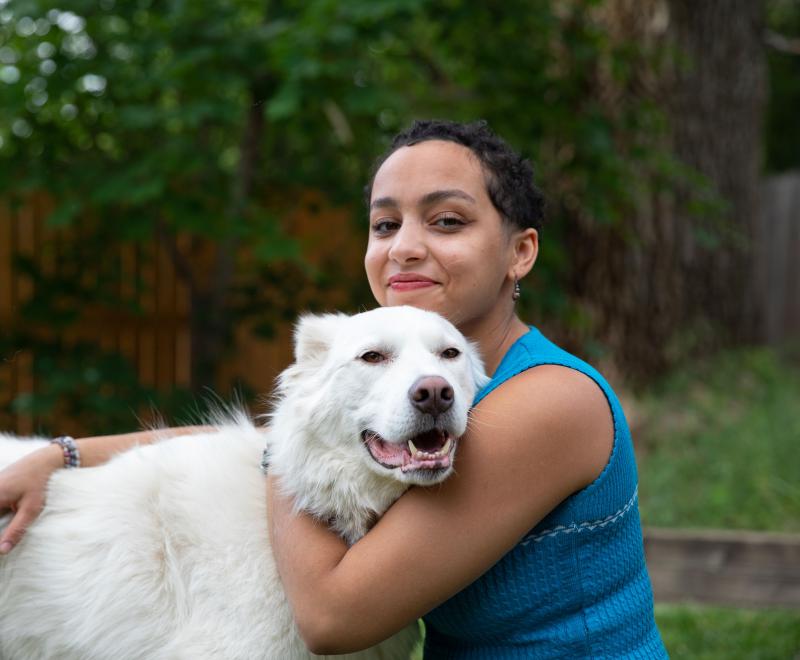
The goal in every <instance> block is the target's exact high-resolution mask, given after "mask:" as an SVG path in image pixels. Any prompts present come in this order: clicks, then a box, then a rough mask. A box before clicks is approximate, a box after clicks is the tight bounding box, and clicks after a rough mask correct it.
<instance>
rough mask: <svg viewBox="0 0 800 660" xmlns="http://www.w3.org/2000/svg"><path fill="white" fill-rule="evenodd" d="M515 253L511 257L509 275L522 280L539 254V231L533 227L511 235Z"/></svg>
mask: <svg viewBox="0 0 800 660" xmlns="http://www.w3.org/2000/svg"><path fill="white" fill-rule="evenodd" d="M511 241H512V249H513V250H514V253H513V255H512V257H511V268H510V270H509V275H510V277H511V279H515V280H521V279H522V278H523V277H525V276H526V275H527V274H528V273H529V272H530V271H531V268H533V264H534V263H536V257H537V256H538V255H539V232H537V231H536V230H535V229H534V228H533V227H528V228H527V229H523V230H522V231H518V232H515V233H514V235H513V236H512V237H511Z"/></svg>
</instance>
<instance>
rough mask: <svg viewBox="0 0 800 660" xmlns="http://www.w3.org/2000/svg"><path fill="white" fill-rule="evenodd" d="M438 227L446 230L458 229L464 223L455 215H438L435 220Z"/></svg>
mask: <svg viewBox="0 0 800 660" xmlns="http://www.w3.org/2000/svg"><path fill="white" fill-rule="evenodd" d="M434 224H437V225H439V226H440V227H445V228H447V229H451V228H455V227H460V226H461V225H463V224H464V221H463V220H462V219H461V218H459V217H458V216H457V215H440V216H438V217H437V218H436V220H435V223H434Z"/></svg>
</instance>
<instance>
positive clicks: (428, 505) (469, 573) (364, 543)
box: [268, 365, 613, 654]
mask: <svg viewBox="0 0 800 660" xmlns="http://www.w3.org/2000/svg"><path fill="white" fill-rule="evenodd" d="M612 446H613V422H612V418H611V412H610V409H609V406H608V403H607V401H606V399H605V396H604V394H603V393H602V391H601V390H600V388H599V387H598V386H597V385H596V384H595V383H594V382H593V381H591V379H589V378H588V377H587V376H585V375H583V374H581V373H579V372H577V371H574V370H572V369H568V368H566V367H559V366H553V365H547V366H541V367H535V368H533V369H529V370H528V371H526V372H524V373H522V374H520V375H519V376H516V377H514V378H512V379H511V380H510V381H508V382H506V383H505V384H503V385H502V386H500V387H499V388H497V390H495V391H494V392H492V393H491V394H489V395H488V396H487V397H486V398H485V399H484V400H483V401H482V402H481V403H480V404H479V405H478V406H477V407H476V408H475V409H474V410H473V412H472V416H471V420H470V424H469V430H468V432H467V434H466V436H465V437H464V439H463V440H462V443H461V445H460V447H459V449H458V456H457V461H456V472H455V474H454V475H453V476H451V477H450V478H449V479H448V480H447V481H446V482H444V483H443V484H441V485H440V486H435V487H430V488H412V489H411V490H410V491H408V492H407V493H406V494H405V495H403V496H402V497H401V498H400V499H399V500H398V501H397V502H396V503H395V504H394V505H393V506H392V507H391V508H390V509H389V511H387V512H386V514H385V515H384V516H383V518H382V519H381V520H380V521H379V522H378V523H377V524H376V525H375V527H374V528H373V529H372V530H371V531H370V532H369V533H368V534H367V535H366V536H364V537H363V538H362V539H361V540H360V541H358V542H357V543H355V544H354V545H353V546H352V547H351V548H349V549H348V548H347V546H346V544H345V543H344V542H343V541H342V540H341V539H340V538H338V537H337V536H336V535H335V534H333V533H332V532H330V531H329V530H327V529H326V528H325V526H324V525H323V524H321V523H319V522H317V521H315V520H314V519H313V518H311V517H310V516H308V515H300V516H295V515H292V512H291V502H289V501H287V499H286V498H285V497H282V496H280V495H279V492H278V491H279V488H276V484H275V483H274V482H272V481H268V484H269V485H268V490H269V493H268V496H269V507H270V512H269V515H270V535H271V540H272V549H273V552H274V555H275V559H276V562H277V565H278V570H279V573H280V576H281V580H282V582H283V585H284V588H285V590H286V593H287V596H288V598H289V601H290V603H291V605H292V609H293V612H294V615H295V620H296V622H297V625H298V628H299V630H300V633H301V635H302V636H303V639H304V641H305V642H306V644H307V645H308V646H309V649H310V650H311V651H312V652H314V653H319V654H333V653H346V652H351V651H356V650H360V649H364V648H367V647H369V646H372V645H374V644H376V643H378V642H380V641H382V640H383V639H385V638H387V637H389V636H390V635H392V634H394V633H395V632H397V631H399V630H401V629H402V628H403V627H404V626H405V625H406V624H408V623H410V622H411V621H413V620H415V619H417V618H419V617H420V616H422V615H423V614H425V613H426V612H428V611H430V610H431V609H432V608H433V607H435V606H436V605H437V604H439V603H441V602H442V601H444V600H446V599H447V598H449V597H450V596H452V595H453V594H455V593H457V592H458V591H460V590H461V589H463V588H465V587H466V586H467V585H469V584H470V583H471V582H473V581H474V580H475V579H476V578H477V577H479V576H480V575H481V574H482V573H484V572H485V571H486V570H488V569H489V568H490V567H491V566H492V565H493V564H495V563H496V562H497V561H498V560H499V559H500V558H501V557H502V556H503V555H504V554H505V553H506V552H508V551H509V550H510V549H511V548H512V547H513V546H514V545H515V544H516V543H517V542H518V541H519V539H520V538H521V537H522V536H523V535H524V534H525V533H526V532H527V531H529V530H530V529H531V528H532V527H533V526H534V525H535V524H536V523H537V522H538V521H539V520H541V519H542V518H543V517H544V516H545V515H546V514H547V513H548V512H550V511H551V510H552V509H554V508H555V507H556V506H557V505H558V504H559V503H560V502H561V501H563V500H564V499H566V498H567V497H568V496H569V495H570V494H572V493H574V492H576V491H578V490H580V489H581V488H583V487H584V486H586V485H588V484H589V483H591V482H592V481H593V480H594V479H595V478H596V477H597V475H598V474H599V473H600V472H601V471H602V469H603V468H604V466H605V465H606V463H607V461H608V457H609V455H610V453H611V450H612Z"/></svg>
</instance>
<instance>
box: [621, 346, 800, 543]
mask: <svg viewBox="0 0 800 660" xmlns="http://www.w3.org/2000/svg"><path fill="white" fill-rule="evenodd" d="M796 359H797V358H796V357H794V358H793V357H792V356H791V354H790V353H788V352H786V353H785V354H780V353H779V352H777V351H775V350H770V349H761V348H759V349H749V350H739V351H734V352H727V353H723V354H721V355H719V356H717V357H715V358H714V359H713V360H708V361H704V362H701V363H696V364H694V365H693V366H692V367H691V368H688V369H683V370H681V371H679V372H676V373H674V374H672V375H671V376H670V377H669V378H667V379H665V380H664V381H663V382H662V383H660V384H659V385H658V386H657V387H655V388H653V389H652V390H651V391H649V392H648V393H647V394H646V395H644V396H642V397H640V398H639V400H638V402H637V403H636V404H635V407H636V413H635V417H640V418H641V421H640V422H637V423H636V424H635V426H636V427H637V428H635V430H634V437H635V438H636V443H637V455H638V457H639V458H638V460H639V471H640V475H639V477H640V479H639V481H640V487H639V492H640V497H641V514H642V522H643V524H644V525H650V526H657V527H716V528H728V529H753V530H773V531H784V532H800V362H797V361H794V360H796Z"/></svg>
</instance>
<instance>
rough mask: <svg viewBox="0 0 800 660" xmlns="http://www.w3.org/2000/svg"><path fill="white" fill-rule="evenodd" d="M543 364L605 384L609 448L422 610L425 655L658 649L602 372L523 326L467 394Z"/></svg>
mask: <svg viewBox="0 0 800 660" xmlns="http://www.w3.org/2000/svg"><path fill="white" fill-rule="evenodd" d="M542 364H558V365H563V366H566V367H570V368H572V369H576V370H578V371H580V372H581V373H584V374H586V375H587V376H589V377H590V378H592V379H593V380H594V381H595V382H596V383H597V384H598V385H599V386H600V388H601V389H602V390H603V392H604V394H605V396H606V398H607V399H608V403H609V405H610V407H611V412H612V415H613V419H614V447H613V450H612V453H611V457H610V458H609V462H608V464H607V465H606V467H605V469H604V470H603V472H602V473H601V474H600V476H599V477H598V478H597V479H596V480H595V481H594V482H593V483H592V484H590V485H589V486H587V487H586V488H584V489H583V490H581V491H580V492H578V493H575V494H573V495H571V496H570V497H568V498H567V499H566V500H564V501H563V502H562V503H561V504H560V505H559V506H558V507H556V509H554V510H553V511H552V512H551V513H550V514H549V515H547V516H546V517H545V518H544V519H543V520H542V521H541V522H540V523H539V524H537V525H536V526H535V527H534V528H533V529H532V530H531V531H530V532H529V533H528V534H526V535H525V536H524V537H523V538H522V539H521V541H520V542H519V543H518V544H517V545H516V546H515V547H514V548H512V549H511V551H509V552H508V553H507V554H506V555H505V556H504V557H503V558H502V559H500V561H499V562H498V563H497V564H495V565H494V566H493V567H492V568H491V569H489V571H487V572H486V573H484V574H483V575H482V576H481V577H480V578H478V579H477V580H476V581H475V582H473V583H472V584H471V585H470V586H468V587H467V588H466V589H464V590H463V591H461V592H460V593H458V594H456V595H455V596H453V597H452V598H451V599H449V600H448V601H446V602H444V603H442V604H441V605H440V606H438V607H437V608H435V609H434V610H432V611H431V612H429V613H428V614H427V615H426V616H425V617H424V620H425V625H426V637H425V658H426V660H428V659H434V660H439V659H440V658H441V659H444V660H448V659H453V660H456V659H457V660H468V659H469V660H475V659H480V660H493V659H503V660H506V659H512V658H514V659H517V658H530V659H540V658H547V659H552V658H570V659H575V658H647V659H648V660H653V659H658V658H666V657H667V653H666V650H665V649H664V646H663V644H662V642H661V637H660V635H659V633H658V629H657V628H656V624H655V620H654V618H653V596H652V591H651V588H650V578H649V576H648V574H647V568H646V566H645V558H644V547H643V542H642V531H641V526H640V522H639V508H638V500H637V473H636V463H635V460H634V454H633V443H632V440H631V434H630V431H629V430H628V425H627V422H626V420H625V415H624V413H623V411H622V407H621V405H620V403H619V400H618V399H617V397H616V395H615V394H614V392H613V390H612V389H611V387H610V386H609V385H608V383H607V382H606V381H605V379H604V378H603V377H602V376H601V375H600V374H599V373H598V372H597V371H596V370H595V369H594V368H593V367H591V366H590V365H588V364H587V363H586V362H584V361H582V360H580V359H579V358H577V357H575V356H574V355H572V354H570V353H568V352H566V351H564V350H563V349H561V348H559V347H558V346H556V345H555V344H554V343H552V342H551V341H550V340H548V339H547V338H546V337H544V335H542V333H541V332H539V330H537V329H536V328H531V329H530V331H529V332H528V333H527V334H525V335H524V336H523V337H521V338H520V339H519V340H517V342H516V343H515V344H514V345H513V346H512V347H511V348H510V349H509V351H508V353H506V355H505V357H504V358H503V360H502V362H501V363H500V365H499V366H498V368H497V371H496V372H495V374H494V376H493V377H492V380H491V381H490V382H489V383H488V384H487V385H486V386H485V387H484V388H483V389H482V390H481V391H480V392H478V394H477V396H476V397H475V402H474V403H475V404H477V403H478V402H479V401H481V399H483V397H485V396H486V395H487V394H489V393H490V392H491V391H492V390H494V389H495V388H497V387H498V386H500V385H501V384H502V383H504V382H505V381H507V380H508V379H509V378H511V377H513V376H515V375H517V374H519V373H520V372H522V371H525V370H526V369H530V368H531V367H535V366H537V365H542ZM530 405H532V406H535V405H536V401H531V402H530ZM535 440H536V439H535V438H531V441H532V442H535ZM531 478H535V475H532V477H531ZM521 496H524V495H521Z"/></svg>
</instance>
